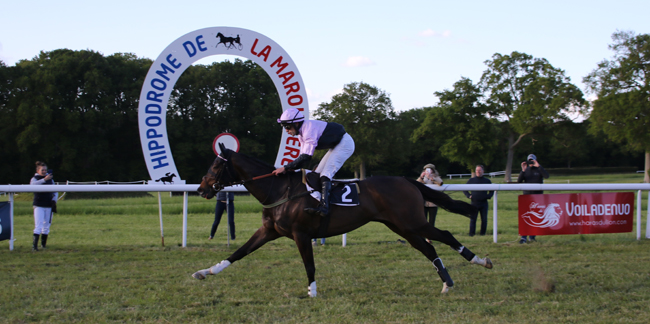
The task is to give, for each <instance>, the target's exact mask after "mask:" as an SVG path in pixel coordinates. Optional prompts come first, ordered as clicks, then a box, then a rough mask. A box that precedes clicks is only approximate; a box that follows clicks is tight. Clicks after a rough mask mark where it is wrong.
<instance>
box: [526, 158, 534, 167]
mask: <svg viewBox="0 0 650 324" xmlns="http://www.w3.org/2000/svg"><path fill="white" fill-rule="evenodd" d="M526 164H527V165H528V166H531V165H535V160H533V159H530V160H528V161H526Z"/></svg>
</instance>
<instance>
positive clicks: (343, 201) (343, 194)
mask: <svg viewBox="0 0 650 324" xmlns="http://www.w3.org/2000/svg"><path fill="white" fill-rule="evenodd" d="M359 181H361V180H359V179H332V190H331V191H330V204H334V205H338V206H359V194H360V193H361V191H360V189H359ZM302 183H304V184H305V185H306V186H307V190H309V191H312V193H311V196H312V197H314V198H315V199H316V200H319V201H320V195H321V194H320V192H319V189H320V188H321V187H322V184H321V181H320V173H317V172H313V171H309V170H305V169H302ZM313 188H317V189H316V190H314V189H313Z"/></svg>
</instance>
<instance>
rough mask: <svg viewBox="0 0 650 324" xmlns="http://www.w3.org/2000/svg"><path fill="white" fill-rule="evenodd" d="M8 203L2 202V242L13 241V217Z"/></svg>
mask: <svg viewBox="0 0 650 324" xmlns="http://www.w3.org/2000/svg"><path fill="white" fill-rule="evenodd" d="M9 208H10V205H9V203H8V202H0V241H4V240H9V239H11V218H10V217H11V216H10V215H9Z"/></svg>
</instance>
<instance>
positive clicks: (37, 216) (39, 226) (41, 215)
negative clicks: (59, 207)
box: [34, 206, 52, 235]
mask: <svg viewBox="0 0 650 324" xmlns="http://www.w3.org/2000/svg"><path fill="white" fill-rule="evenodd" d="M51 225H52V208H48V207H36V206H34V234H38V235H41V234H46V235H47V234H50V226H51Z"/></svg>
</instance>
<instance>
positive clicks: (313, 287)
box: [307, 281, 317, 298]
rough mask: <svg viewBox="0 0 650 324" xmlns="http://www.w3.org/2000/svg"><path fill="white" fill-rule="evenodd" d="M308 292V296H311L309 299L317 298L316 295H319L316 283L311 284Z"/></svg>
mask: <svg viewBox="0 0 650 324" xmlns="http://www.w3.org/2000/svg"><path fill="white" fill-rule="evenodd" d="M307 290H308V292H307V295H309V297H312V298H313V297H316V295H317V293H316V281H314V282H312V283H311V284H309V287H307Z"/></svg>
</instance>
